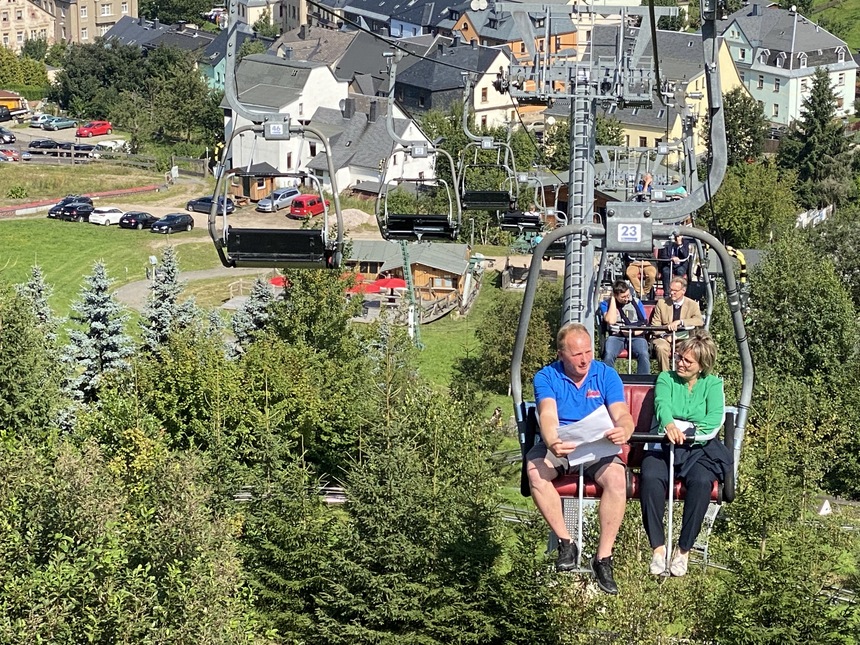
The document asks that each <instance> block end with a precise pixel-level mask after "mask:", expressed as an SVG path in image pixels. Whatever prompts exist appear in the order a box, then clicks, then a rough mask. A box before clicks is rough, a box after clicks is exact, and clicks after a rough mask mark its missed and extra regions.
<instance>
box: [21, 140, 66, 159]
mask: <svg viewBox="0 0 860 645" xmlns="http://www.w3.org/2000/svg"><path fill="white" fill-rule="evenodd" d="M58 145H59V144H58V143H57V142H56V141H54V140H53V139H33V140H32V141H31V142H30V145H28V146H27V147H28V148H29V149H30V152H31V153H33V154H40V155H45V154H56V153H54V152H53V151H54V149H55V148H57V146H58ZM49 151H50V152H49Z"/></svg>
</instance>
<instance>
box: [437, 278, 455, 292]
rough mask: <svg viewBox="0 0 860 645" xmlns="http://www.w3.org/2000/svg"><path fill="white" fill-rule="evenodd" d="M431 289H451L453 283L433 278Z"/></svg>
mask: <svg viewBox="0 0 860 645" xmlns="http://www.w3.org/2000/svg"><path fill="white" fill-rule="evenodd" d="M432 286H433V287H437V288H441V289H453V288H454V281H453V280H452V279H451V278H436V277H434V278H433V283H432Z"/></svg>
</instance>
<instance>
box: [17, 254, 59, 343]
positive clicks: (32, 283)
mask: <svg viewBox="0 0 860 645" xmlns="http://www.w3.org/2000/svg"><path fill="white" fill-rule="evenodd" d="M16 290H17V291H18V293H19V294H21V295H22V296H23V297H24V298H26V299H27V300H29V301H30V302H31V303H32V307H33V312H34V313H35V315H36V319H37V321H38V324H39V327H40V328H41V330H42V331H43V332H44V334H45V337H46V338H48V340H50V341H51V342H53V341H55V340H56V339H57V325H58V320H57V318H56V317H55V316H54V312H53V311H52V309H51V305H50V304H48V299H49V298H50V297H51V294H52V293H53V291H54V290H53V288H52V287H51V286H50V285H49V284H47V283H45V276H44V275H43V274H42V267H40V266H39V265H35V266H34V267H33V268H32V270H31V272H30V279H29V280H27V282H25V283H24V284H20V285H17V286H16Z"/></svg>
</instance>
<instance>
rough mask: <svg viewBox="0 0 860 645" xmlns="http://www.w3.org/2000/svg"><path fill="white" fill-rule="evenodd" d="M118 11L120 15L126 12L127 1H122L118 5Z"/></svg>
mask: <svg viewBox="0 0 860 645" xmlns="http://www.w3.org/2000/svg"><path fill="white" fill-rule="evenodd" d="M119 12H120V13H121V14H122V15H126V14H127V13H128V3H127V2H123V3H122V4H120V5H119Z"/></svg>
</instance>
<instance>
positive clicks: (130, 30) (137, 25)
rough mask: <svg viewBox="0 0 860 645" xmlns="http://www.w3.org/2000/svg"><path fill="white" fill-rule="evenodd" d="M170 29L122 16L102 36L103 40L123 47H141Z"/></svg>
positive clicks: (159, 23)
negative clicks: (117, 43) (112, 41)
mask: <svg viewBox="0 0 860 645" xmlns="http://www.w3.org/2000/svg"><path fill="white" fill-rule="evenodd" d="M169 28H170V25H165V24H163V23H161V22H159V21H158V19H157V18H156V19H155V20H147V19H146V18H144V17H142V16H141V17H140V18H132V17H131V16H123V17H122V18H120V19H119V20H117V21H116V24H115V25H114V26H113V27H111V28H110V30H108V32H107V33H106V34H105V35H104V38H105V40H116V41H118V42H120V43H122V44H124V45H137V46H138V47H143V46H144V45H145V44H147V43H148V42H149V41H151V40H153V39H154V38H156V37H158V36H159V35H161V34H162V33H164V32H165V31H167V30H168V29H169Z"/></svg>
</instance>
